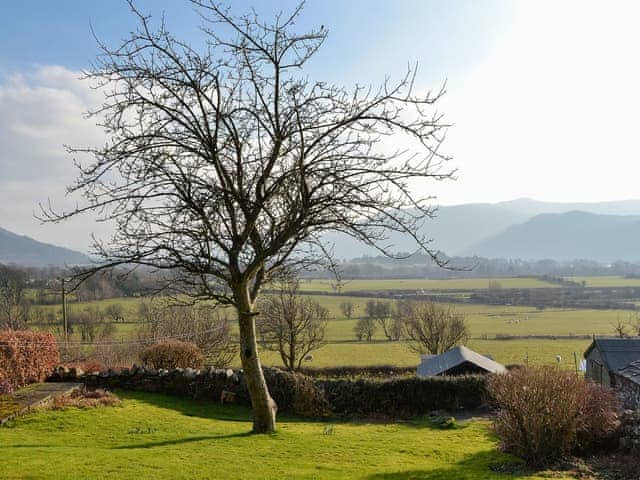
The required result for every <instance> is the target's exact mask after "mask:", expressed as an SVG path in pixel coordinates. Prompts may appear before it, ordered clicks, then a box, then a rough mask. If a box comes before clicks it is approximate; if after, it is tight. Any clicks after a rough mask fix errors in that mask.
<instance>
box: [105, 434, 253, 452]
mask: <svg viewBox="0 0 640 480" xmlns="http://www.w3.org/2000/svg"><path fill="white" fill-rule="evenodd" d="M249 436H251V433H250V432H241V433H230V434H227V435H201V436H197V437H186V438H180V439H175V440H164V441H161V442H147V443H138V444H133V445H120V446H117V447H112V448H111V450H130V449H136V448H154V447H166V446H168V445H182V444H185V443H194V442H204V441H209V440H224V439H227V438H242V437H249Z"/></svg>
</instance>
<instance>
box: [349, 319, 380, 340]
mask: <svg viewBox="0 0 640 480" xmlns="http://www.w3.org/2000/svg"><path fill="white" fill-rule="evenodd" d="M376 329H377V328H376V322H375V320H374V319H373V318H361V319H359V320H358V321H357V322H356V325H355V326H354V327H353V333H354V334H355V336H356V339H357V340H358V341H363V340H366V341H367V342H370V341H371V340H372V339H373V336H374V335H375V333H376Z"/></svg>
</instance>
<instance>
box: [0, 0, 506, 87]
mask: <svg viewBox="0 0 640 480" xmlns="http://www.w3.org/2000/svg"><path fill="white" fill-rule="evenodd" d="M253 3H257V4H259V5H258V7H256V8H257V11H258V13H260V14H261V15H265V16H270V15H271V16H273V15H274V14H275V13H276V12H278V11H285V12H286V11H290V10H291V9H292V8H293V6H295V5H296V4H297V2H294V1H277V2H249V1H247V0H241V1H235V2H233V3H232V7H233V8H232V10H233V11H235V12H244V11H247V9H248V8H251V5H252V4H253ZM136 5H137V6H138V8H139V9H140V10H141V11H143V12H145V13H149V14H150V15H152V17H153V18H156V19H159V18H160V17H161V15H163V14H164V15H165V18H166V22H167V24H168V26H169V29H170V30H171V31H172V32H173V33H174V34H175V35H176V36H177V37H179V38H185V39H188V40H189V41H191V42H192V43H193V44H195V45H197V44H198V42H199V41H200V40H201V38H200V36H199V34H198V31H197V28H196V25H197V24H198V22H199V19H198V17H197V15H196V14H195V13H194V11H193V8H192V7H191V6H190V5H189V3H188V2H186V1H178V0H138V1H137V2H136ZM511 10H512V8H511V7H510V4H509V3H507V2H497V1H490V0H483V1H473V0H456V1H451V2H444V1H433V0H427V1H425V0H422V1H419V0H401V1H397V2H395V1H393V2H392V1H389V0H369V1H367V0H351V1H346V2H338V1H319V0H315V1H314V0H310V1H308V2H307V4H306V7H305V12H304V15H303V16H302V18H301V22H300V25H299V27H300V29H301V30H304V29H307V28H309V27H317V26H320V25H325V27H326V28H328V29H329V32H330V36H329V39H328V41H327V43H326V45H325V47H324V48H323V49H322V50H321V51H320V52H319V54H318V56H317V57H316V58H315V59H314V61H313V63H312V65H311V70H310V73H312V74H314V75H323V76H327V77H330V79H331V80H334V81H346V82H349V81H360V82H362V81H371V82H376V81H378V80H379V79H380V78H381V77H384V75H385V74H388V73H392V72H393V71H396V70H397V69H398V68H404V66H405V65H406V62H407V61H410V62H414V61H419V63H420V65H421V73H422V75H423V79H425V80H433V81H442V80H444V79H445V78H452V77H454V78H455V77H456V76H459V75H463V74H464V71H466V70H469V69H471V68H473V66H474V65H475V64H476V63H477V62H479V61H482V60H483V59H484V58H485V57H486V56H487V55H488V54H489V53H490V51H491V49H492V46H493V43H494V42H495V41H496V39H497V37H498V36H499V34H500V32H501V31H503V30H504V28H505V27H506V25H507V24H508V21H509V14H510V11H511ZM134 27H135V21H134V18H133V17H132V15H131V14H130V12H129V8H128V6H127V4H126V2H125V1H124V0H109V1H102V2H99V1H86V0H85V1H81V0H63V1H60V2H51V1H46V0H38V1H36V0H23V1H21V2H6V3H5V4H4V5H3V14H2V17H0V69H1V71H2V72H3V73H5V74H6V73H7V72H14V71H16V70H24V69H29V68H32V67H33V66H34V65H50V64H51V65H62V66H65V67H67V68H69V69H71V70H80V69H82V68H85V67H87V65H88V64H89V62H90V61H91V60H92V59H93V58H94V57H95V54H96V52H97V49H96V44H95V42H94V41H93V38H92V33H91V30H92V29H93V31H95V32H96V34H97V36H98V37H99V38H100V39H101V40H103V41H105V42H107V43H108V44H110V45H116V44H117V43H118V42H119V41H120V40H121V39H122V38H125V37H126V36H127V34H128V32H129V31H131V29H132V28H134Z"/></svg>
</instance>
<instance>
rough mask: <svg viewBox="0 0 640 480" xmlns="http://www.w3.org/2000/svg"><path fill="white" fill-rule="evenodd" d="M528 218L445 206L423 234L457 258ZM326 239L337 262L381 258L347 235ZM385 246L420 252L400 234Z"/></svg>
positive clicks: (495, 208)
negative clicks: (486, 239)
mask: <svg viewBox="0 0 640 480" xmlns="http://www.w3.org/2000/svg"><path fill="white" fill-rule="evenodd" d="M528 218H529V217H528V216H527V215H524V214H521V213H519V212H517V211H513V210H510V209H507V208H503V207H501V206H499V205H492V204H489V203H473V204H466V205H454V206H443V207H439V208H438V212H437V216H436V217H435V218H433V219H430V220H426V221H425V222H424V225H423V226H422V228H421V230H420V233H421V234H422V235H424V236H425V237H426V238H431V239H433V244H432V247H433V248H434V249H435V250H441V251H443V252H445V253H447V254H448V255H457V254H461V253H462V252H464V251H466V250H467V249H468V248H469V247H470V246H472V245H474V244H475V243H477V242H479V241H480V240H482V239H485V238H487V237H489V236H491V235H495V234H496V233H497V232H500V231H502V230H504V229H506V228H507V227H509V226H511V225H514V224H516V223H520V222H523V221H526V220H527V219H528ZM325 239H326V240H327V242H328V243H330V244H332V245H333V253H334V256H335V257H336V258H338V259H352V258H357V257H362V256H365V255H369V256H376V255H378V254H379V252H378V251H377V250H375V249H373V248H371V247H367V246H366V245H363V244H362V243H360V242H358V241H357V240H354V239H353V238H351V237H349V236H347V235H341V234H329V235H326V236H325ZM386 245H387V246H389V247H390V248H391V249H392V251H394V252H397V253H399V252H414V251H415V250H416V248H417V246H416V244H415V242H414V241H413V239H411V238H409V236H407V235H401V234H394V235H391V237H390V238H389V240H388V241H387V242H386Z"/></svg>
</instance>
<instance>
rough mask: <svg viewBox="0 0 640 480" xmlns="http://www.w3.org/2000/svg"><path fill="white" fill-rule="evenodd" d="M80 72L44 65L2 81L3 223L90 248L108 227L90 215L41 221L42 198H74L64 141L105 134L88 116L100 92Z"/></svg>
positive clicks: (65, 201) (86, 141)
mask: <svg viewBox="0 0 640 480" xmlns="http://www.w3.org/2000/svg"><path fill="white" fill-rule="evenodd" d="M79 77H80V73H78V72H73V71H70V70H67V69H65V68H63V67H59V66H43V67H39V68H37V69H35V70H34V71H32V72H30V73H28V74H20V75H12V76H9V77H7V78H5V79H4V81H0V227H3V228H6V229H8V230H11V231H14V232H16V233H20V234H26V235H29V236H32V237H34V238H37V239H39V240H42V241H46V242H51V243H54V244H59V245H64V246H70V247H73V248H78V249H82V250H86V248H87V246H88V245H89V243H90V234H91V233H92V232H97V233H99V234H101V233H104V231H105V228H104V227H102V225H95V224H94V222H93V221H92V219H91V218H84V219H80V218H79V219H77V220H73V221H71V222H66V223H65V224H62V225H51V224H47V225H41V224H40V221H39V220H37V219H36V218H35V217H34V212H36V211H37V210H38V203H39V202H42V203H44V204H46V203H47V201H48V199H51V200H52V202H53V204H54V205H56V206H59V207H61V208H64V207H68V206H70V205H72V204H74V202H75V199H69V198H65V188H66V186H67V185H68V184H70V183H71V182H72V181H73V179H74V178H75V176H76V171H75V167H74V165H73V158H72V157H71V156H70V155H68V154H67V153H66V151H65V149H64V147H63V144H68V145H74V146H81V145H94V144H96V143H99V142H101V141H102V140H103V136H102V133H101V130H100V129H99V128H97V127H96V126H95V125H94V122H92V121H87V120H86V119H84V118H83V114H84V112H86V111H87V109H88V108H89V107H94V106H95V105H97V104H99V102H100V94H99V93H97V92H96V91H94V90H91V89H90V88H88V85H87V84H86V82H81V81H80V80H79Z"/></svg>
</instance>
